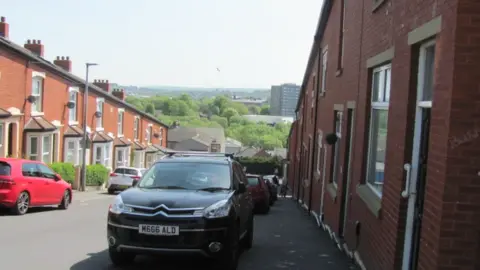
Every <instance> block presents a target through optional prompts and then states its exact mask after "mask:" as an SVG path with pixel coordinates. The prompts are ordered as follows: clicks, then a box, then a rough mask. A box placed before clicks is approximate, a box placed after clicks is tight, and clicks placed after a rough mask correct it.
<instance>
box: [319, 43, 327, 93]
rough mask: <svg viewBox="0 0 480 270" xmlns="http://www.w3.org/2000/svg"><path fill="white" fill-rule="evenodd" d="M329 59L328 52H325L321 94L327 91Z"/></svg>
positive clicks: (323, 55) (323, 54)
mask: <svg viewBox="0 0 480 270" xmlns="http://www.w3.org/2000/svg"><path fill="white" fill-rule="evenodd" d="M327 57H328V51H327V50H325V51H324V52H323V53H322V88H321V89H320V93H325V91H326V90H327V63H328V62H327Z"/></svg>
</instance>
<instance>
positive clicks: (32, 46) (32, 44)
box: [23, 39, 43, 57]
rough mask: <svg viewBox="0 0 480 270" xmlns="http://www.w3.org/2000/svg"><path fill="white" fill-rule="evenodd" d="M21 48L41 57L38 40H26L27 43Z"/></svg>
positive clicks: (41, 48) (40, 44)
mask: <svg viewBox="0 0 480 270" xmlns="http://www.w3.org/2000/svg"><path fill="white" fill-rule="evenodd" d="M23 47H24V48H25V49H27V50H29V51H31V52H32V53H34V54H36V55H37V56H40V57H43V44H42V41H40V40H35V39H34V40H30V39H29V40H27V43H26V44H25V45H23Z"/></svg>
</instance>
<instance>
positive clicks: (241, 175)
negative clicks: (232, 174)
mask: <svg viewBox="0 0 480 270" xmlns="http://www.w3.org/2000/svg"><path fill="white" fill-rule="evenodd" d="M236 165H237V172H238V177H239V181H240V182H242V183H243V184H245V185H248V179H247V176H246V175H245V173H244V172H243V169H242V166H241V165H240V164H238V163H237V164H236Z"/></svg>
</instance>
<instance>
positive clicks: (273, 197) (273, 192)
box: [264, 179, 278, 205]
mask: <svg viewBox="0 0 480 270" xmlns="http://www.w3.org/2000/svg"><path fill="white" fill-rule="evenodd" d="M264 181H265V184H266V185H267V187H268V191H269V192H270V205H273V204H274V203H275V201H276V200H278V188H277V186H275V184H273V183H272V182H270V181H269V180H266V179H265V180H264Z"/></svg>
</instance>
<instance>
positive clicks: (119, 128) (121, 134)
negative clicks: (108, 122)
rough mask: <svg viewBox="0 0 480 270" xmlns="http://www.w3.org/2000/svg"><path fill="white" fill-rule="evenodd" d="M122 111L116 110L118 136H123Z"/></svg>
mask: <svg viewBox="0 0 480 270" xmlns="http://www.w3.org/2000/svg"><path fill="white" fill-rule="evenodd" d="M124 113H125V112H124V111H123V110H122V109H118V123H117V127H118V131H117V133H118V136H123V116H124Z"/></svg>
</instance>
